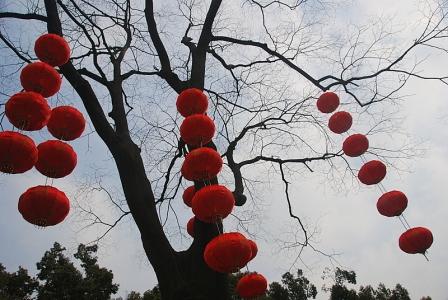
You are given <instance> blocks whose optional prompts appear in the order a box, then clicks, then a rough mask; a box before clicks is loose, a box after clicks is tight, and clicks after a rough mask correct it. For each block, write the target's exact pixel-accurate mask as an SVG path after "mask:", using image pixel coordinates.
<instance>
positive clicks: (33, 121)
mask: <svg viewBox="0 0 448 300" xmlns="http://www.w3.org/2000/svg"><path fill="white" fill-rule="evenodd" d="M50 112H51V109H50V106H48V103H47V100H45V98H44V97H42V96H41V95H40V94H38V93H34V92H21V93H18V94H15V95H14V96H12V97H11V98H10V99H9V100H8V101H7V102H6V105H5V115H6V117H8V120H9V122H11V124H12V125H14V126H15V127H17V128H20V129H22V130H29V131H33V130H39V129H42V128H43V127H44V126H45V125H47V122H48V118H50Z"/></svg>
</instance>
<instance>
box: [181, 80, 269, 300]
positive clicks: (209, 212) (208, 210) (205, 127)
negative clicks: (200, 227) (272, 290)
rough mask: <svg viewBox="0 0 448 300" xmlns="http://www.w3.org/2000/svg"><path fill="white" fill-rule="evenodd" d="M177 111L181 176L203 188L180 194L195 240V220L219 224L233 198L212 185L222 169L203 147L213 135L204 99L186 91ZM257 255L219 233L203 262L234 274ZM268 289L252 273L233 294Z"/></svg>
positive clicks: (238, 238)
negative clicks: (182, 148)
mask: <svg viewBox="0 0 448 300" xmlns="http://www.w3.org/2000/svg"><path fill="white" fill-rule="evenodd" d="M176 107H177V110H178V112H179V113H180V114H181V115H182V116H183V117H185V119H184V120H183V122H182V124H181V126H180V136H181V138H182V140H183V141H184V142H185V143H186V144H187V145H188V147H189V149H190V151H189V152H188V153H187V154H186V156H185V160H184V162H183V164H182V167H181V174H182V176H183V177H184V178H185V179H186V180H190V181H196V182H200V183H203V185H204V186H203V187H202V188H200V189H198V190H196V187H195V186H194V185H192V186H189V187H187V188H186V189H185V190H184V192H183V194H182V199H183V202H184V203H185V205H187V206H188V207H191V209H192V212H193V214H194V217H192V218H191V219H190V220H189V221H188V223H187V232H188V234H189V235H190V236H192V237H193V238H194V237H195V222H196V221H197V220H199V221H202V222H205V223H211V224H214V223H216V224H218V223H219V222H221V221H222V220H223V219H225V218H226V217H227V216H228V215H229V214H230V213H231V212H232V210H233V208H234V206H235V198H234V196H233V193H232V192H231V191H230V190H229V189H228V188H227V187H225V186H224V185H220V184H214V183H212V180H213V178H215V177H216V176H217V175H218V174H219V172H220V171H221V169H222V166H223V160H222V158H221V155H220V154H219V153H218V152H217V151H216V150H214V149H212V148H209V147H206V146H205V145H206V144H208V143H209V142H210V141H211V140H212V139H213V137H214V135H215V132H216V127H215V124H214V122H213V120H212V119H211V118H210V117H209V116H207V115H206V112H207V108H208V99H207V96H206V95H205V94H204V93H203V92H202V91H201V90H199V89H196V88H189V89H186V90H184V91H182V92H181V93H180V94H179V96H178V97H177V101H176ZM218 228H219V227H218ZM257 253H258V247H257V244H256V243H255V242H254V241H252V240H249V239H247V238H246V237H245V236H244V235H243V234H241V233H239V232H227V233H224V232H221V233H220V234H219V235H218V236H216V237H215V238H213V239H212V240H211V241H210V242H209V243H208V244H207V245H206V247H205V250H204V254H203V258H204V261H205V263H206V264H207V266H208V267H209V268H210V269H212V270H214V271H216V272H220V273H234V272H237V271H239V270H240V269H241V268H243V267H245V266H247V264H248V263H249V262H250V261H251V260H253V259H254V258H255V256H256V255H257ZM267 286H268V283H267V280H266V278H265V277H264V276H263V275H261V274H258V273H256V272H253V273H248V274H246V275H244V276H243V277H241V279H240V280H239V281H238V284H237V287H236V291H237V293H238V294H239V295H240V297H242V298H244V299H256V298H258V297H260V296H262V295H264V294H265V292H266V290H267Z"/></svg>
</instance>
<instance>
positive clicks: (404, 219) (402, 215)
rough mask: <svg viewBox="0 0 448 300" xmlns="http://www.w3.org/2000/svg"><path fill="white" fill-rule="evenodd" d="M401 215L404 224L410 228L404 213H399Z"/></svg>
mask: <svg viewBox="0 0 448 300" xmlns="http://www.w3.org/2000/svg"><path fill="white" fill-rule="evenodd" d="M401 217H402V218H403V221H404V222H405V223H406V225H407V226H408V229H410V228H411V226H410V225H409V223H408V221H407V220H406V218H405V217H404V214H403V213H401Z"/></svg>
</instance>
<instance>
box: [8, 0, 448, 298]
mask: <svg viewBox="0 0 448 300" xmlns="http://www.w3.org/2000/svg"><path fill="white" fill-rule="evenodd" d="M345 5H347V6H346V8H347V11H346V13H347V16H348V17H349V18H350V19H351V21H352V22H353V23H356V22H359V21H360V20H361V21H362V20H363V19H365V18H368V17H369V16H372V15H378V14H392V13H394V14H396V15H395V17H394V20H397V21H400V20H402V21H403V22H406V21H409V19H408V18H409V16H413V12H415V10H416V6H415V1H407V0H402V1H387V0H380V1H353V2H352V3H348V2H347V3H345ZM397 34H400V32H398V33H397ZM445 47H446V48H448V45H445ZM0 51H2V52H3V51H7V50H5V49H0ZM429 62H430V63H429V64H426V65H425V72H426V73H428V74H431V73H432V74H434V73H435V74H441V73H442V72H443V71H446V70H448V61H447V60H446V59H444V60H442V59H441V58H440V57H432V58H430V60H429ZM15 76H18V75H17V74H16V75H15ZM65 84H66V85H67V83H65ZM65 91H66V92H65V95H66V96H68V97H71V98H72V99H76V95H74V94H71V92H70V91H69V90H68V89H65ZM403 94H407V95H409V96H408V97H407V98H406V100H405V101H404V102H403V104H402V106H401V108H400V112H399V115H400V116H402V117H403V119H402V121H400V124H399V125H400V127H401V128H402V129H403V130H404V131H405V132H406V133H407V134H408V135H409V137H410V139H411V140H412V141H413V142H414V143H416V144H418V145H419V148H423V149H424V150H425V151H424V155H422V156H421V157H417V158H415V159H412V160H410V161H407V162H406V163H405V164H406V166H407V168H406V170H405V171H404V172H398V171H397V170H394V169H392V170H390V171H389V173H388V175H387V177H386V180H385V181H384V186H385V187H386V189H388V190H391V189H400V190H402V191H403V192H405V193H406V195H407V196H408V199H409V206H408V209H407V210H406V212H405V213H406V217H407V220H408V221H409V223H410V224H411V226H425V227H428V228H430V229H431V230H432V232H433V235H434V244H433V246H432V247H431V249H430V250H429V254H428V257H429V259H430V261H429V262H427V261H426V260H425V258H424V257H423V256H421V255H408V254H405V253H403V252H401V251H400V249H399V248H398V237H399V236H400V234H401V233H402V232H403V227H402V225H401V224H400V222H399V221H398V219H387V218H385V217H383V216H380V215H379V214H378V212H377V210H376V199H377V198H378V197H379V196H380V195H381V194H380V191H379V190H378V189H377V188H375V187H369V188H366V187H365V186H359V185H358V184H357V183H356V182H355V183H354V184H351V183H350V184H348V187H349V188H346V187H344V188H335V187H334V186H332V185H331V184H324V181H325V178H322V174H321V173H319V172H316V173H315V174H308V175H307V176H305V177H304V178H303V179H302V180H297V181H295V182H294V185H292V187H291V188H292V190H291V194H292V198H293V205H294V207H295V209H296V211H297V212H298V213H299V214H300V215H301V216H303V217H304V218H305V220H306V222H307V224H309V226H310V227H312V228H316V230H317V233H316V236H315V240H316V245H317V246H318V248H319V249H320V250H323V251H325V252H328V253H338V254H339V255H337V256H336V257H335V259H336V261H331V260H329V259H328V258H327V257H325V256H322V255H320V254H316V253H314V252H313V251H310V250H308V251H306V252H305V253H304V255H303V256H302V259H301V261H300V260H299V261H298V262H296V263H295V264H294V263H293V262H294V261H295V258H296V254H297V253H296V250H294V251H286V250H282V249H281V245H280V244H279V243H278V242H275V239H276V238H277V237H280V238H287V237H288V234H287V233H288V232H290V231H293V229H294V223H293V222H292V221H290V220H289V219H288V218H286V212H287V208H286V204H285V202H284V200H283V198H282V197H283V194H282V189H283V187H282V186H281V185H280V184H279V183H276V182H273V183H272V184H271V185H270V186H269V188H266V189H265V190H263V191H262V192H263V195H262V198H263V199H264V202H263V206H262V207H261V208H259V213H258V216H259V218H260V219H259V220H260V222H259V224H258V226H257V227H256V229H254V232H255V233H257V234H258V236H257V238H256V240H257V243H258V245H259V254H258V256H257V258H256V259H255V260H254V261H253V262H251V263H250V265H249V268H250V270H253V271H258V272H261V273H263V274H265V275H266V277H267V278H268V279H269V280H270V281H274V280H276V281H278V280H279V279H280V276H281V274H283V273H284V272H285V271H289V270H291V266H292V271H294V270H295V269H296V268H301V269H303V270H304V273H305V275H306V276H307V277H308V278H309V279H310V280H311V281H312V282H314V283H315V284H316V285H317V286H318V289H319V290H320V287H321V286H322V284H323V282H322V280H321V275H322V271H323V270H324V268H325V267H333V266H339V265H338V264H340V266H341V267H343V268H346V269H351V270H354V271H356V273H357V275H358V283H359V284H360V285H366V284H371V285H373V286H376V285H377V284H378V283H379V282H383V283H385V284H386V285H387V286H388V287H393V286H394V285H395V284H396V283H401V284H402V285H403V286H405V287H406V288H407V289H408V291H409V292H410V295H411V298H412V299H420V298H421V297H423V296H427V295H429V296H431V297H432V299H434V300H438V299H443V300H444V299H448V287H447V285H446V281H447V279H446V278H448V271H447V261H448V260H447V258H448V257H447V249H448V234H446V230H447V225H446V217H447V216H448V204H447V178H448V171H447V170H448V142H447V141H448V101H447V98H446V95H447V87H446V86H444V85H442V84H440V83H438V82H430V81H425V82H422V81H417V80H412V81H411V83H410V84H409V85H408V86H407V87H406V89H405V90H404V91H403ZM3 100H4V99H3V98H2V101H3ZM171 100H172V101H173V102H174V101H175V99H174V98H173V99H171ZM342 100H343V102H344V101H346V99H344V98H343V99H342ZM52 101H54V102H53V104H54V103H55V101H56V100H52ZM347 101H348V100H347ZM66 102H67V103H70V102H71V101H70V100H69V101H66ZM73 103H75V104H76V105H77V106H78V107H79V101H76V100H73ZM355 129H356V128H354V129H353V130H355ZM45 137H46V135H45V134H43V135H37V139H39V138H40V139H41V140H43V139H44V138H45ZM341 142H342V139H341ZM378 142H380V141H375V140H371V144H372V145H375V146H378V147H381V145H378ZM73 145H74V146H75V148H76V149H77V151H78V157H79V166H78V168H77V169H76V171H75V172H74V173H73V175H71V176H69V177H67V178H66V179H61V180H57V181H56V183H55V186H57V187H58V188H60V189H62V190H64V191H66V192H67V194H68V195H70V196H71V197H72V198H73V197H74V196H75V195H76V194H77V191H78V190H79V187H80V183H82V182H84V178H85V177H86V175H87V174H92V173H93V170H96V172H100V173H106V174H110V175H109V176H106V178H105V179H104V180H105V181H106V182H107V183H108V184H110V185H118V181H117V180H118V179H117V176H116V171H115V170H114V169H113V164H112V161H111V160H110V159H109V158H108V157H109V156H108V155H103V154H102V153H105V152H106V148H105V147H104V145H103V144H102V143H101V141H99V140H98V139H97V138H96V137H95V136H94V135H91V136H90V137H84V138H82V139H80V140H78V141H75V142H73ZM355 163H356V162H355ZM315 167H316V168H319V166H315ZM98 168H101V169H100V170H99V171H98ZM44 182H45V179H44V178H43V177H42V176H41V175H40V174H38V173H37V171H35V170H33V171H31V172H28V173H26V174H23V175H13V176H11V175H0V194H1V195H2V196H1V197H0V262H1V263H3V264H4V265H5V266H6V268H7V269H8V271H16V270H17V267H18V266H19V265H22V266H25V267H26V268H28V269H29V270H31V272H32V273H34V272H35V271H36V269H35V263H36V262H37V261H39V259H40V258H41V257H42V255H43V253H44V251H45V250H48V249H49V248H50V247H51V245H52V244H53V242H54V241H58V242H60V243H62V244H63V245H64V246H66V247H67V248H68V249H69V251H70V252H71V253H74V251H75V247H76V245H77V243H78V242H86V241H89V240H91V239H92V238H93V237H94V236H96V234H97V233H98V232H91V231H89V232H87V231H79V228H80V226H81V225H82V222H81V220H80V218H79V217H77V214H76V209H73V210H72V213H71V214H70V216H69V217H68V219H67V221H66V222H64V223H62V224H61V225H58V226H55V227H52V228H46V229H37V228H36V227H34V226H32V225H30V224H28V223H26V222H25V221H24V220H23V219H22V218H21V216H20V214H19V213H18V211H17V199H18V197H19V196H20V194H21V193H23V191H25V190H26V189H27V188H28V187H30V186H33V185H37V184H44ZM80 201H81V202H82V201H84V200H83V199H80ZM88 201H89V202H90V203H92V205H93V204H94V206H95V207H97V208H99V209H100V213H101V214H103V215H104V216H105V217H110V218H113V215H111V213H110V210H111V207H110V205H109V204H108V203H107V199H106V198H105V195H101V194H95V195H94V196H92V198H90V199H89V200H88ZM74 206H76V205H74ZM178 211H179V216H180V220H181V222H185V223H186V221H187V220H188V219H189V218H190V215H191V212H190V211H189V210H187V209H186V208H184V207H182V206H181V205H179V206H178ZM110 220H112V219H110ZM229 221H230V222H232V220H229ZM189 243H190V240H189V239H188V238H185V237H184V238H183V239H182V240H179V239H178V240H177V241H176V247H178V248H179V249H180V248H186V247H188V244H189ZM279 251H280V252H279ZM99 252H100V260H99V261H100V264H101V265H102V266H105V267H107V268H110V269H111V270H112V271H113V272H114V276H115V281H116V282H117V283H119V284H120V292H119V293H120V295H125V294H126V293H127V292H129V291H131V290H137V291H144V290H146V289H148V288H150V287H152V286H153V285H154V284H155V283H156V281H155V275H154V273H153V271H152V269H151V267H150V265H149V263H148V262H147V259H146V257H145V255H144V253H143V251H142V247H141V243H140V240H139V233H138V231H137V230H136V228H135V226H134V223H133V221H132V219H130V218H129V219H127V220H125V221H124V222H123V223H122V224H120V226H118V227H117V228H116V229H115V230H114V231H113V232H112V233H111V234H110V235H109V236H108V237H107V238H106V239H104V240H103V241H102V243H101V246H100V249H99ZM267 262H268V263H267ZM327 298H328V294H324V293H323V292H321V291H319V295H318V299H327Z"/></svg>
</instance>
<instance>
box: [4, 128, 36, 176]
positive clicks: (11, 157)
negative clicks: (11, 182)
mask: <svg viewBox="0 0 448 300" xmlns="http://www.w3.org/2000/svg"><path fill="white" fill-rule="evenodd" d="M36 161H37V148H36V145H35V144H34V142H33V140H32V139H31V138H29V137H27V136H26V135H23V134H20V133H18V132H13V131H2V132H0V171H1V172H3V173H9V174H17V173H24V172H26V171H28V170H30V169H31V168H32V167H33V166H34V164H35V163H36Z"/></svg>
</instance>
